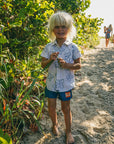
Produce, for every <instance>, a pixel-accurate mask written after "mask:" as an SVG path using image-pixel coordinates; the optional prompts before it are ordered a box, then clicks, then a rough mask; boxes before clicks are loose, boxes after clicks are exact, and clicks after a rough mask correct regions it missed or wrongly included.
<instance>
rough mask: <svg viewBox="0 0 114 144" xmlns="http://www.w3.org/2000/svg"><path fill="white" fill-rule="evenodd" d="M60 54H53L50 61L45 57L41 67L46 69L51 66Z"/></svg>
mask: <svg viewBox="0 0 114 144" xmlns="http://www.w3.org/2000/svg"><path fill="white" fill-rule="evenodd" d="M58 54H59V52H55V53H52V54H51V55H50V59H47V58H45V57H42V60H41V66H42V67H43V68H45V67H46V66H47V65H48V64H50V63H51V62H53V61H54V60H56V59H57V56H58Z"/></svg>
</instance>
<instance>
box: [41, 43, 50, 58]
mask: <svg viewBox="0 0 114 144" xmlns="http://www.w3.org/2000/svg"><path fill="white" fill-rule="evenodd" d="M41 56H42V57H45V58H47V59H48V58H49V50H48V45H46V46H45V48H44V50H43V51H42V53H41Z"/></svg>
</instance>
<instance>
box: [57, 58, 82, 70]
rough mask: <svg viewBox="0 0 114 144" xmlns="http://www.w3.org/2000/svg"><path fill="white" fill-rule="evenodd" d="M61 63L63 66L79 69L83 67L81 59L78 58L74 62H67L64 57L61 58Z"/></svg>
mask: <svg viewBox="0 0 114 144" xmlns="http://www.w3.org/2000/svg"><path fill="white" fill-rule="evenodd" d="M59 63H60V66H61V67H62V68H65V69H71V70H79V69H80V68H81V59H80V58H78V59H76V60H74V63H66V62H65V61H64V60H63V59H61V58H59Z"/></svg>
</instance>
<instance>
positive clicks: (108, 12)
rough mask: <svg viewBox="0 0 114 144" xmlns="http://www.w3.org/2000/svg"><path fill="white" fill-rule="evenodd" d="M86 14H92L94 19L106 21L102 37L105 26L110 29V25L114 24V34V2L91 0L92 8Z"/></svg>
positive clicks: (101, 33)
mask: <svg viewBox="0 0 114 144" xmlns="http://www.w3.org/2000/svg"><path fill="white" fill-rule="evenodd" d="M85 12H86V15H89V14H91V17H92V18H96V17H98V18H103V19H104V22H103V24H102V25H101V30H100V32H99V35H100V36H104V32H103V28H104V26H107V27H108V26H109V25H110V24H112V27H113V33H114V0H91V4H90V7H89V8H88V9H87V10H86V11H85Z"/></svg>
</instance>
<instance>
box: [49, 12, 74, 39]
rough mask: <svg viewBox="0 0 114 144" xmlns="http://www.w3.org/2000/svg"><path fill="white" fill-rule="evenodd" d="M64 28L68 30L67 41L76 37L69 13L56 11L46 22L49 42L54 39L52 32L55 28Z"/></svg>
mask: <svg viewBox="0 0 114 144" xmlns="http://www.w3.org/2000/svg"><path fill="white" fill-rule="evenodd" d="M63 25H64V26H66V27H67V28H68V34H67V39H68V40H70V41H72V40H73V38H74V37H76V28H75V27H74V25H73V18H72V16H71V15H70V14H69V13H66V12H64V11H58V12H56V13H54V14H53V15H52V16H51V17H50V19H49V22H48V30H49V31H48V32H49V38H50V40H51V41H54V40H55V39H56V36H55V34H54V32H53V29H54V27H55V26H63Z"/></svg>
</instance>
